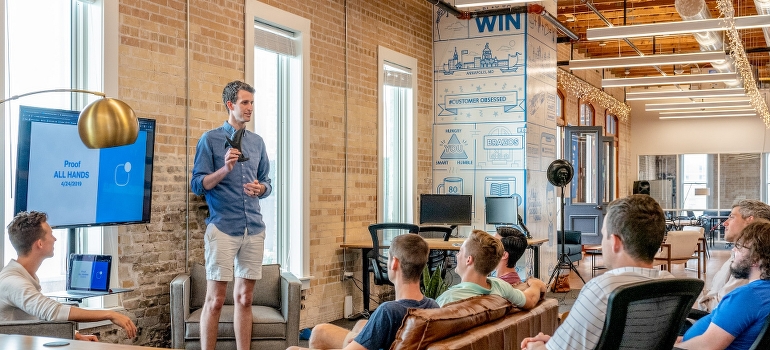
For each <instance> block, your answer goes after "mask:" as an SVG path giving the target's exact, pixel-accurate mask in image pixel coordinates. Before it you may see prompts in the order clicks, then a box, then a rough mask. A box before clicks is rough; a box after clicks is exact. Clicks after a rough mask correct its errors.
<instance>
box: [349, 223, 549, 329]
mask: <svg viewBox="0 0 770 350" xmlns="http://www.w3.org/2000/svg"><path fill="white" fill-rule="evenodd" d="M425 241H426V242H428V248H430V249H431V250H452V251H458V250H460V246H461V245H462V244H463V242H464V241H465V238H450V239H449V240H448V241H445V240H443V239H441V238H426V239H425ZM545 242H548V239H546V238H542V239H527V249H532V253H533V255H534V256H533V259H532V263H533V265H534V269H533V270H534V273H533V275H534V277H535V278H540V271H539V270H540V246H541V245H543V243H545ZM340 247H341V248H350V249H361V283H362V284H363V286H362V288H361V293H362V294H363V297H364V311H363V313H364V314H368V313H369V258H368V255H369V252H370V251H371V250H372V241H371V239H370V240H368V241H359V242H351V243H342V244H340ZM380 247H381V248H384V249H387V248H389V247H390V246H388V245H381V246H380Z"/></svg>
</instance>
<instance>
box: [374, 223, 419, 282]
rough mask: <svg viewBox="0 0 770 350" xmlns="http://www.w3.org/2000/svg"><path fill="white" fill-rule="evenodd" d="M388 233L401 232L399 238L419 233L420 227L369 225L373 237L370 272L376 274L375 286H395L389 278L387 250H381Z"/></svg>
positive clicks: (402, 224)
mask: <svg viewBox="0 0 770 350" xmlns="http://www.w3.org/2000/svg"><path fill="white" fill-rule="evenodd" d="M386 231H401V232H399V233H398V234H395V235H391V236H397V235H400V234H404V233H415V234H416V233H419V232H420V227H419V226H417V225H414V224H405V223H398V222H388V223H380V224H371V225H369V234H370V235H371V236H372V251H371V252H370V253H369V254H370V255H369V272H372V273H374V284H376V285H383V284H386V285H391V286H392V285H393V282H391V281H390V279H389V278H388V256H387V255H385V251H386V250H387V249H382V248H380V243H381V242H383V241H384V238H385V237H386V236H385V233H386Z"/></svg>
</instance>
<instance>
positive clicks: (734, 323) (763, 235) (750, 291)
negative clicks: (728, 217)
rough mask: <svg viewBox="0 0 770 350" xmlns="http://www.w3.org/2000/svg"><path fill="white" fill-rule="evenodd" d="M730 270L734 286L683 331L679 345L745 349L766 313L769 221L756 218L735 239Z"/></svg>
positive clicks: (769, 309) (768, 302)
mask: <svg viewBox="0 0 770 350" xmlns="http://www.w3.org/2000/svg"><path fill="white" fill-rule="evenodd" d="M733 254H734V257H733V259H732V260H733V261H732V263H731V264H730V273H731V274H732V275H733V277H735V278H739V279H745V280H747V282H748V284H746V285H744V286H741V287H738V288H736V289H735V290H733V291H732V292H730V293H729V294H727V295H725V297H724V299H722V301H721V302H720V303H719V304H718V305H717V307H716V308H715V309H714V311H713V312H712V313H711V314H709V315H707V316H705V317H703V318H701V319H700V320H698V322H696V323H695V324H694V325H693V326H692V327H691V328H690V329H689V330H688V331H687V332H686V333H685V334H684V338H683V342H681V343H679V344H677V345H676V346H677V347H678V348H681V349H749V348H750V347H751V345H752V344H753V343H754V341H755V340H756V339H757V336H758V335H759V333H760V331H761V330H762V326H763V325H764V323H765V319H766V318H767V317H768V315H770V222H768V221H765V220H756V221H755V222H753V223H751V224H749V225H748V226H746V228H744V229H743V231H742V232H741V235H740V236H739V237H738V239H737V240H736V241H735V247H733Z"/></svg>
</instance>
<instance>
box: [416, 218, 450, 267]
mask: <svg viewBox="0 0 770 350" xmlns="http://www.w3.org/2000/svg"><path fill="white" fill-rule="evenodd" d="M419 234H420V237H422V238H443V239H444V240H445V241H448V240H449V237H450V236H451V235H452V228H451V227H449V226H420V232H419ZM448 256H449V252H448V251H446V250H431V251H430V255H429V256H428V270H429V271H430V273H431V274H433V271H435V270H436V269H437V268H441V277H442V278H443V277H446V271H447V269H448V268H449V265H448V264H447V263H446V258H447V257H448Z"/></svg>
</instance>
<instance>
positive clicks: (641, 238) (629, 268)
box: [521, 194, 674, 350]
mask: <svg viewBox="0 0 770 350" xmlns="http://www.w3.org/2000/svg"><path fill="white" fill-rule="evenodd" d="M601 232H602V236H603V238H602V258H603V260H604V264H605V265H606V266H607V269H608V270H607V272H605V273H604V274H602V275H601V276H597V277H595V278H593V279H592V280H590V281H588V283H586V285H585V286H584V287H583V289H581V290H580V294H579V295H578V297H577V300H575V305H574V306H573V307H572V309H571V310H570V313H569V316H567V318H566V319H565V320H564V321H563V322H562V323H561V325H559V328H557V329H556V332H555V333H554V334H553V336H548V335H545V334H543V333H539V334H538V335H536V336H534V337H532V338H526V339H524V341H522V343H521V348H522V349H526V350H540V349H548V350H569V349H594V348H595V347H596V344H597V343H598V342H599V337H600V336H601V334H602V327H603V326H604V320H605V319H606V318H607V303H608V301H609V297H610V294H612V291H614V290H615V289H616V288H618V287H619V286H622V285H625V284H631V283H635V282H642V281H648V280H653V279H658V278H673V277H674V276H673V275H671V273H669V272H668V271H665V270H660V269H656V268H653V267H652V261H653V258H654V257H655V253H657V252H658V249H660V244H661V243H663V235H664V234H665V233H666V218H665V215H663V209H661V208H660V205H658V203H657V202H656V201H655V200H654V199H653V198H652V197H650V196H648V195H646V194H635V195H631V196H628V197H625V198H621V199H616V200H614V201H613V202H612V203H610V205H609V206H608V208H607V216H606V217H605V218H604V225H603V226H602V230H601Z"/></svg>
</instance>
